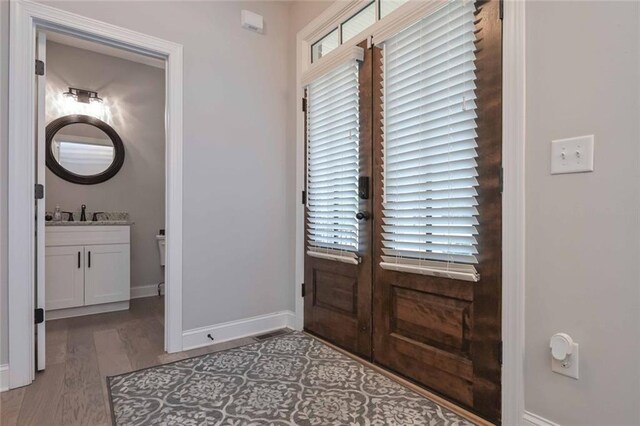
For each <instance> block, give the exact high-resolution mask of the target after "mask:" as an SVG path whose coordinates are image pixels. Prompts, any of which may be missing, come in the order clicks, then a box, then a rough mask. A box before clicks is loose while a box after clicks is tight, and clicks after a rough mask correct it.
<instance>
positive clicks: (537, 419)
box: [522, 411, 560, 426]
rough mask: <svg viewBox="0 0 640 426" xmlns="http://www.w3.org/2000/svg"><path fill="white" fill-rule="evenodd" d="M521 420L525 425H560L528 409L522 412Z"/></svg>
mask: <svg viewBox="0 0 640 426" xmlns="http://www.w3.org/2000/svg"><path fill="white" fill-rule="evenodd" d="M522 420H524V424H525V425H527V426H560V425H559V424H558V423H554V422H552V421H551V420H547V419H545V418H544V417H541V416H539V415H537V414H533V413H531V412H529V411H525V412H524V414H523V415H522Z"/></svg>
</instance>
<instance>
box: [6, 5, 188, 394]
mask: <svg viewBox="0 0 640 426" xmlns="http://www.w3.org/2000/svg"><path fill="white" fill-rule="evenodd" d="M11 8H12V9H11V42H10V48H11V50H10V55H11V56H10V96H11V98H12V99H21V102H14V103H12V105H11V106H10V109H9V116H10V119H9V123H10V129H9V150H8V153H9V165H10V166H9V176H10V178H9V185H8V186H9V203H10V205H12V213H13V214H12V215H11V216H10V217H9V220H8V222H9V223H8V225H9V235H8V243H9V244H8V245H9V250H8V256H9V262H8V264H9V270H8V275H9V318H11V321H10V324H9V365H10V368H9V388H11V389H12V388H16V387H20V386H24V385H28V384H30V383H31V382H32V381H33V380H34V378H35V371H36V368H37V367H38V365H39V363H40V362H39V361H40V360H41V359H42V360H45V359H46V358H44V354H43V353H42V352H45V353H46V351H41V353H39V354H38V359H36V347H37V344H36V341H35V340H36V339H35V336H37V338H38V339H39V340H41V341H43V339H44V335H45V331H46V326H44V325H41V324H38V325H37V326H36V325H34V312H35V319H36V321H35V322H38V321H39V320H40V319H43V320H45V321H44V322H43V324H46V316H47V313H46V310H45V312H44V314H43V312H42V311H39V310H37V309H38V308H41V307H43V306H45V305H46V302H47V301H46V290H45V291H41V292H37V290H36V285H42V284H43V283H44V281H46V280H45V279H43V278H42V277H44V278H46V274H47V271H46V267H47V261H46V259H44V260H43V256H44V254H43V252H44V253H46V247H47V244H48V243H51V242H56V244H60V241H61V240H60V239H58V240H57V241H56V238H58V237H63V238H62V239H63V240H64V239H65V238H70V235H69V234H73V232H74V231H75V230H76V229H80V227H79V226H68V225H67V226H64V225H60V226H51V227H48V228H51V229H54V228H55V229H63V228H64V229H66V230H67V232H62V234H67V235H64V236H62V235H56V237H55V238H54V237H52V238H51V239H49V238H47V236H46V234H47V230H43V228H44V219H45V216H47V213H46V211H47V210H48V207H53V210H52V211H51V212H50V213H51V219H52V220H53V219H54V215H55V213H56V208H55V205H54V206H47V205H46V203H45V202H42V200H43V199H42V197H41V193H42V192H44V193H45V194H46V186H45V187H44V188H42V187H39V186H36V185H41V184H42V182H40V181H39V180H36V179H41V177H44V176H46V169H45V166H44V165H45V164H46V157H47V152H48V153H49V154H50V155H49V157H50V158H49V160H50V161H56V163H58V166H60V168H63V167H62V166H65V167H64V168H65V169H67V171H69V172H70V175H76V177H77V176H80V175H81V174H82V173H81V172H82V170H81V169H82V167H85V168H86V167H93V169H92V170H91V171H92V172H93V173H92V174H91V173H90V175H92V176H94V177H95V176H99V175H101V174H111V175H112V176H111V177H110V178H108V179H106V180H104V181H103V182H107V183H109V179H111V180H113V179H116V178H117V177H118V175H119V174H121V173H124V172H123V170H125V167H126V161H122V162H121V163H120V161H121V160H122V157H121V156H120V153H119V145H120V144H122V143H123V140H126V137H125V138H123V137H121V135H120V133H122V134H126V132H127V130H122V129H120V131H118V130H116V125H115V121H114V122H113V123H112V124H114V125H113V126H112V125H110V124H109V120H108V119H107V120H103V118H108V117H107V116H108V114H113V113H114V111H118V108H113V106H114V105H111V106H112V108H110V109H109V110H107V109H106V108H103V109H102V110H101V111H99V109H96V108H94V107H96V106H100V105H98V104H97V103H96V99H95V98H100V88H98V89H96V88H91V87H75V86H74V85H72V84H68V83H69V82H68V81H65V82H64V84H65V86H66V85H67V84H68V87H66V89H65V92H63V93H62V94H61V96H65V97H66V100H65V102H70V103H71V104H72V105H73V106H75V105H74V104H73V103H74V102H75V103H78V100H80V101H88V102H86V104H87V105H88V106H89V107H90V108H89V109H88V110H85V111H81V112H85V114H77V113H76V114H69V115H71V116H73V117H74V119H73V120H71V121H74V120H75V121H74V122H73V123H66V125H67V126H68V125H80V124H83V125H91V124H96V123H104V125H103V124H100V125H98V126H89V127H91V128H96V127H97V128H98V129H99V130H101V131H102V132H103V134H100V133H98V134H96V135H93V134H92V135H88V134H85V135H80V136H78V135H71V138H69V137H67V136H69V135H65V138H66V139H69V140H63V141H56V138H55V136H54V135H55V134H56V133H57V132H53V130H60V128H63V127H65V126H63V125H60V123H58V126H57V127H58V128H57V129H52V131H51V135H50V136H51V137H50V138H49V139H50V144H49V145H50V147H51V146H53V147H54V149H57V151H56V154H57V158H56V155H54V150H51V149H50V150H49V151H47V150H46V149H45V148H46V146H47V144H46V140H47V132H46V129H45V128H44V125H43V124H44V123H45V121H46V115H45V113H46V111H45V108H40V107H38V106H39V104H38V99H39V95H40V96H41V97H42V98H43V99H45V102H46V85H44V84H38V79H41V77H42V76H41V75H39V74H42V73H41V70H43V71H44V75H45V76H46V62H45V63H44V64H39V63H38V62H35V63H36V73H35V75H34V68H33V64H34V61H39V60H40V59H39V58H38V55H39V54H43V53H44V52H45V51H46V47H47V46H46V40H45V39H46V37H45V36H44V35H45V32H47V33H49V34H55V35H53V37H54V38H57V42H58V43H57V44H63V43H60V41H63V40H66V41H69V40H75V41H74V43H78V44H83V43H84V47H86V44H87V43H93V44H92V45H93V46H101V47H99V48H98V49H99V50H101V52H99V53H100V54H105V53H107V55H106V56H110V55H109V53H110V54H111V56H113V54H115V53H117V54H118V55H121V56H124V57H120V58H119V59H121V60H122V59H125V60H128V61H131V58H133V56H132V55H136V56H135V57H136V58H138V59H140V61H147V62H149V61H150V62H155V64H156V65H159V64H163V66H164V69H157V71H159V72H160V74H162V75H161V76H160V77H159V79H160V81H164V82H163V83H161V84H162V85H163V86H164V87H163V89H164V90H160V91H161V92H164V93H163V96H162V97H163V99H164V98H165V97H166V102H164V101H162V102H163V103H164V104H165V105H164V106H163V105H155V107H159V110H160V112H161V115H162V118H161V124H160V127H161V129H160V133H159V136H158V135H156V137H155V138H154V139H159V140H160V142H161V143H163V144H164V149H163V150H162V154H161V155H159V157H162V161H164V166H163V165H162V163H159V165H157V166H156V168H157V169H160V170H158V172H159V173H160V176H162V175H164V177H163V178H162V179H161V180H162V182H161V184H160V186H161V187H162V188H163V189H164V198H165V200H164V201H163V202H162V203H161V207H160V209H161V210H164V219H162V221H161V222H159V223H164V224H165V225H164V226H161V225H159V224H155V225H153V232H151V235H150V237H149V239H150V242H148V243H149V245H150V247H153V249H152V251H151V253H150V255H149V256H148V258H147V260H148V262H149V263H150V264H151V263H153V266H154V267H155V268H156V272H158V269H160V272H158V275H156V276H153V277H152V276H150V278H149V280H150V281H151V282H146V281H145V282H144V283H143V285H142V286H141V285H139V284H140V283H138V285H136V283H131V282H129V283H127V284H133V287H134V288H135V287H139V288H138V289H137V290H134V291H133V293H132V291H131V287H129V288H126V289H125V286H124V285H123V284H122V283H124V282H125V281H127V280H129V281H130V280H131V278H133V276H132V275H130V274H129V273H127V272H126V267H121V266H122V265H123V264H124V263H125V261H126V260H127V259H128V258H129V254H130V251H131V247H129V250H128V251H129V253H127V250H126V247H125V246H126V245H127V242H128V243H129V244H130V243H131V239H129V240H128V241H127V238H128V237H130V235H129V234H128V233H127V232H125V229H126V226H127V225H126V223H127V222H130V221H131V219H132V218H131V217H128V218H127V217H126V216H118V215H117V213H126V212H118V211H109V212H107V211H102V210H100V211H98V209H99V208H100V207H98V206H97V205H98V201H96V206H95V207H94V208H93V209H92V207H91V205H90V204H88V203H82V204H81V205H80V206H75V205H71V204H72V203H71V202H70V203H69V205H70V207H69V210H65V211H71V212H73V213H74V216H75V217H74V220H77V221H79V220H80V219H81V218H85V219H86V220H87V221H91V220H92V219H94V213H95V214H96V215H95V219H96V222H100V221H106V222H109V221H115V222H116V223H114V224H113V225H114V226H101V225H99V224H97V223H96V224H92V226H100V231H99V232H96V233H95V234H94V235H89V237H90V241H89V240H88V242H84V243H81V242H80V241H79V240H78V241H77V243H78V244H77V245H75V246H73V247H74V250H75V251H74V252H73V253H71V254H72V255H73V256H71V255H61V256H62V258H65V259H66V260H67V261H68V262H67V263H69V264H71V262H70V260H71V258H72V257H73V260H74V262H73V265H74V266H75V270H76V271H75V272H76V274H75V275H73V278H74V279H73V280H71V281H72V282H74V284H75V285H74V286H69V288H67V289H66V291H67V292H68V294H71V295H73V296H72V298H73V297H76V299H75V302H68V301H67V303H75V304H77V303H79V301H80V297H79V295H78V294H77V293H74V292H73V291H69V289H70V288H71V287H73V288H74V289H77V290H78V293H79V292H80V289H81V286H80V284H81V280H80V278H82V279H83V281H82V284H83V286H82V290H83V292H84V294H83V303H84V304H85V305H86V301H87V300H89V301H90V303H91V309H97V308H92V307H94V306H102V307H104V306H107V305H108V306H110V307H111V308H114V305H113V304H116V305H118V306H115V307H119V308H123V302H126V300H122V299H123V298H125V299H126V298H127V297H131V296H132V295H133V296H134V297H136V296H140V295H146V294H150V295H151V294H154V295H156V296H155V297H157V294H158V293H157V292H158V284H160V282H162V281H164V288H162V287H161V290H162V292H163V293H164V294H165V298H164V299H165V300H164V303H161V304H160V305H159V308H158V312H161V311H162V309H164V315H162V314H161V313H160V314H158V317H159V319H162V321H163V322H164V325H165V327H164V332H162V329H161V327H160V332H159V333H158V338H157V339H156V340H163V342H162V343H160V347H161V348H162V349H163V351H167V352H178V351H180V350H182V300H181V299H182V297H181V296H182V46H181V45H178V44H175V43H172V42H167V41H164V40H160V39H157V38H155V37H151V36H148V35H145V34H141V33H135V32H132V31H130V30H126V29H123V28H119V27H115V26H113V25H110V24H106V23H102V22H99V21H95V20H93V19H89V18H85V17H83V16H79V15H76V14H73V13H68V12H64V11H60V10H58V9H55V8H52V7H49V6H47V5H43V4H38V3H31V2H23V1H16V2H12V4H11ZM38 36H41V37H38ZM54 43H56V41H54ZM75 48H78V46H75ZM85 50H86V49H85ZM93 53H97V52H93ZM43 62H44V61H43ZM134 62H135V61H134ZM139 65H142V64H139ZM144 66H149V63H147V64H146V65H144ZM43 83H44V81H43ZM40 92H42V93H40ZM58 92H59V90H58V89H56V91H55V92H52V93H56V94H57V93H58ZM65 93H66V94H65ZM103 93H104V92H103ZM43 94H44V96H42V95H43ZM103 96H104V97H105V99H103V105H102V106H103V107H104V106H105V104H107V103H106V102H104V100H106V98H107V97H106V96H105V95H103ZM112 99H113V98H112ZM97 102H98V103H99V101H97ZM42 103H43V102H41V104H42ZM80 103H84V102H80ZM67 106H69V104H67ZM86 112H89V113H100V114H102V115H101V116H102V118H98V117H95V116H93V117H92V115H91V114H86ZM87 116H88V117H89V120H87V119H86V118H83V119H82V120H77V118H78V117H87ZM111 119H112V120H113V116H111ZM127 120H128V122H129V124H131V120H132V115H129V116H128V117H124V118H123V119H122V121H121V123H124V125H125V126H126V124H127ZM54 121H55V120H54ZM62 124H65V123H62ZM104 134H106V135H107V137H102V138H101V137H96V136H97V135H100V136H104ZM61 135H64V132H63V133H61ZM65 138H63V139H65ZM25 140H31V141H34V142H33V143H31V144H25V143H23V141H25ZM107 140H108V141H110V142H105V143H102V141H107ZM88 142H91V143H88ZM64 143H66V145H65V146H64V147H63V144H64ZM43 147H45V148H43ZM124 147H125V151H124V152H125V154H124V157H127V152H126V151H127V148H129V149H133V150H135V149H136V147H135V145H130V146H128V147H127V145H124ZM72 148H73V149H72ZM78 148H79V149H78ZM88 151H91V155H92V156H93V160H92V161H93V162H94V163H93V164H92V165H90V166H89V165H87V164H84V165H79V164H78V163H77V162H75V163H74V161H75V160H77V159H74V158H73V155H75V154H77V153H78V152H83V153H84V154H85V155H86V154H87V152H88ZM94 154H95V155H94ZM129 154H130V155H129V157H134V155H133V151H132V152H130V153H129ZM108 157H112V161H111V165H110V166H107V165H106V162H108V161H107V160H105V158H108ZM119 159H120V160H119ZM43 160H45V161H43ZM58 160H60V161H58ZM101 161H102V163H101ZM61 163H62V164H61ZM36 165H37V167H36ZM67 166H68V167H69V168H71V170H69V169H68V168H67ZM74 167H75V169H74ZM78 167H80V168H78ZM96 167H97V168H100V167H102V168H106V170H104V173H101V172H100V170H97V169H96ZM37 168H39V169H40V173H38V170H36V169H37ZM55 168H56V167H51V168H50V169H51V170H52V173H54V174H55V177H56V178H58V177H60V174H58V173H55V172H54V171H53V169H55ZM116 169H117V170H116ZM114 171H115V173H113V172H114ZM58 172H60V170H58ZM142 172H145V171H142ZM146 172H147V173H149V171H146ZM114 176H115V177H114ZM102 177H103V178H104V176H102ZM63 180H64V179H63ZM69 180H73V176H72V177H71V178H70V179H69ZM114 182H115V181H114ZM46 183H47V182H45V184H46ZM65 183H66V181H65ZM156 183H157V182H156ZM101 184H102V183H101ZM80 186H81V187H83V188H85V190H86V189H87V188H91V186H92V185H87V184H84V185H80ZM34 187H35V188H36V191H35V197H34ZM138 196H139V197H142V198H144V194H138ZM34 198H36V199H37V201H36V202H34ZM45 201H46V200H45ZM53 202H54V203H55V201H53ZM74 204H77V203H74ZM83 204H84V205H85V206H86V207H82V205H83ZM36 206H37V207H36ZM71 209H73V210H71ZM60 210H61V212H60V213H62V210H63V208H62V206H61V208H60ZM75 210H77V212H76V211H75ZM104 210H110V208H109V207H108V206H107V207H104ZM115 210H123V209H121V208H116V209H115ZM83 212H84V215H83V214H82V213H83ZM36 213H38V215H37V218H38V219H37V220H36V221H34V220H33V218H34V217H36ZM111 213H115V215H111ZM69 216H70V215H69V214H68V213H67V214H66V216H65V217H64V218H65V219H67V220H68V219H69ZM83 216H84V217H83ZM140 220H143V219H142V218H141V219H140ZM140 220H139V221H140ZM162 229H164V231H165V232H164V240H163V239H162V238H160V237H162V234H163V232H162ZM36 230H37V231H39V232H38V236H37V237H36V238H38V240H39V242H40V244H38V242H37V241H36V239H34V238H32V237H31V236H33V235H35V234H36ZM126 230H128V229H126ZM58 232H61V231H58ZM75 232H76V234H75V236H76V237H79V235H80V234H81V233H82V232H80V231H75ZM54 233H55V232H54ZM85 236H86V235H85ZM156 236H157V238H156ZM43 237H44V238H43ZM71 237H73V235H71ZM91 238H93V240H91ZM144 238H145V239H146V238H147V237H144ZM162 240H163V242H164V243H165V246H164V247H165V249H166V257H163V258H161V256H160V247H159V244H158V243H159V241H162ZM102 243H106V244H102ZM69 244H70V242H69V241H67V242H65V243H62V245H64V246H65V247H67V249H68V247H70V246H69ZM49 245H50V244H49ZM100 245H105V246H106V245H108V246H109V247H107V248H108V250H100V249H101V248H105V247H98V246H100ZM79 247H81V249H80V250H78V248H79ZM41 248H45V250H41ZM115 248H117V250H115ZM67 251H68V250H67ZM78 251H80V255H78ZM163 259H165V260H163ZM48 263H49V264H50V265H51V264H53V262H48ZM63 263H64V262H63ZM161 263H164V265H165V266H164V273H163V272H162V268H161ZM78 264H79V265H80V268H78ZM89 264H91V267H89ZM98 266H102V268H99V267H98ZM89 268H91V269H92V270H91V271H90V272H89V273H87V270H88V269H89ZM67 269H68V271H67V270H66V269H65V268H62V270H65V271H66V272H67V274H68V273H69V271H70V270H71V268H67ZM78 269H79V270H81V271H82V272H83V273H82V274H79V273H77V270H78ZM57 272H60V271H57ZM52 273H53V272H52ZM109 274H112V275H114V276H117V277H116V278H113V277H111V278H108V279H104V277H106V276H109ZM54 276H55V274H54ZM87 276H88V277H89V278H90V280H89V281H90V282H91V283H93V285H92V286H90V288H89V290H87V285H86V278H87ZM39 277H40V280H38V278H39ZM62 281H67V280H62ZM114 282H118V283H120V284H119V286H116V287H117V288H115V289H114V288H109V285H108V284H113V283H114ZM44 287H45V289H46V283H44ZM120 287H122V288H120ZM142 287H145V288H144V289H141V288H142ZM52 293H53V294H52V296H53V295H54V294H55V292H52ZM125 293H128V294H127V297H125ZM43 296H44V297H43ZM87 296H88V297H87ZM60 300H64V297H62V298H61V299H60ZM136 300H137V299H136ZM63 303H64V302H63ZM58 307H60V306H58ZM67 308H68V309H76V308H83V309H86V308H89V307H88V306H80V307H78V306H73V307H69V306H67ZM67 308H60V310H63V309H67ZM109 310H115V309H109ZM56 311H57V309H56ZM97 312H99V310H98V311H97ZM83 313H85V312H82V314H83ZM89 313H94V312H89ZM53 316H54V317H55V314H54V315H53ZM162 317H163V318H162ZM61 321H66V320H61ZM36 327H38V333H37V334H36ZM29 354H31V356H29Z"/></svg>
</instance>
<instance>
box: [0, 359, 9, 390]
mask: <svg viewBox="0 0 640 426" xmlns="http://www.w3.org/2000/svg"><path fill="white" fill-rule="evenodd" d="M7 390H9V364H2V365H0V392H4V391H7Z"/></svg>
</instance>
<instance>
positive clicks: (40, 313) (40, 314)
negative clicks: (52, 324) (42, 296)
mask: <svg viewBox="0 0 640 426" xmlns="http://www.w3.org/2000/svg"><path fill="white" fill-rule="evenodd" d="M33 317H34V322H35V323H36V324H42V323H43V322H44V309H42V308H38V309H36V310H35V311H34V314H33Z"/></svg>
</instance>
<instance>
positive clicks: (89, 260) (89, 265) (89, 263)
mask: <svg viewBox="0 0 640 426" xmlns="http://www.w3.org/2000/svg"><path fill="white" fill-rule="evenodd" d="M87 266H88V267H89V268H91V252H89V259H88V265H87Z"/></svg>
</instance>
